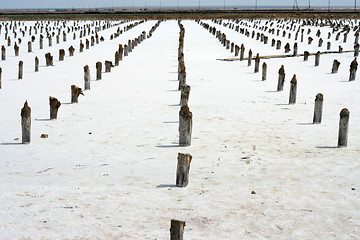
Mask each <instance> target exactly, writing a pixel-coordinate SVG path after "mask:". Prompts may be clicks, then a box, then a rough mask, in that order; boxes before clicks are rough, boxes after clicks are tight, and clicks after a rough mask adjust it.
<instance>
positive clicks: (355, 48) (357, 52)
mask: <svg viewBox="0 0 360 240" xmlns="http://www.w3.org/2000/svg"><path fill="white" fill-rule="evenodd" d="M357 56H359V44H358V43H357V44H356V45H355V46H354V57H357Z"/></svg>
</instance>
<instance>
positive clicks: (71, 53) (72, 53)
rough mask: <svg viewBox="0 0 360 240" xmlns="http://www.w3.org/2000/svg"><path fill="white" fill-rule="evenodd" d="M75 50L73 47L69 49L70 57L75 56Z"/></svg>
mask: <svg viewBox="0 0 360 240" xmlns="http://www.w3.org/2000/svg"><path fill="white" fill-rule="evenodd" d="M74 52H75V48H74V47H73V46H70V47H69V55H70V57H72V56H74Z"/></svg>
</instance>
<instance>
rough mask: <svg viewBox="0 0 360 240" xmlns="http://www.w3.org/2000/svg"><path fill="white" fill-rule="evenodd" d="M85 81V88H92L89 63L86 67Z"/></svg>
mask: <svg viewBox="0 0 360 240" xmlns="http://www.w3.org/2000/svg"><path fill="white" fill-rule="evenodd" d="M84 83H85V87H84V89H85V90H90V69H89V66H88V65H86V66H85V67H84Z"/></svg>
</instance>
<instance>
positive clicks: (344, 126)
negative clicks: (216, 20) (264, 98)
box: [197, 20, 358, 147]
mask: <svg viewBox="0 0 360 240" xmlns="http://www.w3.org/2000/svg"><path fill="white" fill-rule="evenodd" d="M197 22H198V23H199V24H200V25H202V26H203V27H204V28H205V29H206V30H208V31H209V32H210V33H211V34H213V35H215V34H214V33H216V32H215V30H214V29H215V28H213V27H211V26H210V25H209V24H207V23H202V22H200V20H197ZM216 37H217V38H218V39H219V41H220V43H221V44H222V45H223V46H224V47H226V48H227V49H228V46H227V45H226V44H225V40H226V35H225V34H221V32H219V31H218V32H217V34H216ZM241 49H242V52H243V50H244V49H245V48H244V46H243V45H242V46H241ZM251 54H252V53H251V49H250V51H249V58H248V66H251V60H252V58H251V57H250V56H251ZM242 55H243V54H242ZM242 55H240V60H242V59H241V56H242ZM319 59H320V52H318V53H317V54H316V56H315V66H318V65H319ZM306 60H307V59H306ZM306 60H305V58H304V61H306ZM259 62H260V57H259V54H257V56H256V57H255V71H254V72H255V73H256V72H258V71H259ZM339 65H340V63H339V62H338V61H337V60H334V63H333V69H332V73H337V71H338V67H339ZM357 66H358V63H357V60H356V58H355V59H354V60H353V61H352V62H351V64H350V76H349V81H354V80H355V77H356V71H357ZM266 72H267V65H266V63H264V64H263V72H262V80H263V81H264V80H266ZM278 74H279V75H278V85H277V91H283V88H284V83H285V68H284V65H281V67H280V69H279V71H278ZM296 93H297V79H296V75H295V74H294V75H293V77H292V79H291V81H290V94H289V104H295V103H296ZM322 107H323V95H322V94H321V93H319V94H317V95H316V97H315V108H314V117H313V123H314V124H320V123H321V118H322ZM349 116H350V113H349V110H348V109H346V108H344V109H342V110H341V112H340V121H339V134H338V147H346V146H347V139H348V124H349Z"/></svg>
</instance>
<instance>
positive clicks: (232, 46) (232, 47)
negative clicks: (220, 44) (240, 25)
mask: <svg viewBox="0 0 360 240" xmlns="http://www.w3.org/2000/svg"><path fill="white" fill-rule="evenodd" d="M230 52H231V53H233V52H234V42H232V43H231V48H230Z"/></svg>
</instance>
